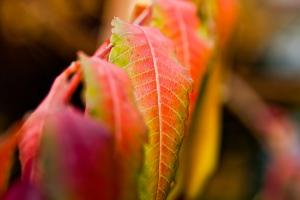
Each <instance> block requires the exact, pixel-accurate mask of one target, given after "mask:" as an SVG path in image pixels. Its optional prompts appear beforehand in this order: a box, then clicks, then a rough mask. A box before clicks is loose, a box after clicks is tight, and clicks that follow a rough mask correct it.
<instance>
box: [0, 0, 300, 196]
mask: <svg viewBox="0 0 300 200" xmlns="http://www.w3.org/2000/svg"><path fill="white" fill-rule="evenodd" d="M130 3H131V2H130V0H124V1H120V0H119V1H118V0H84V1H83V0H43V1H40V0H22V1H21V0H0V66H1V68H0V95H1V96H0V130H1V132H3V131H5V130H6V129H7V128H8V127H9V126H11V125H12V124H13V122H15V121H17V120H19V119H21V118H22V116H24V114H26V113H27V112H28V111H30V110H33V109H34V108H36V107H37V105H38V104H39V103H40V102H41V100H42V99H43V98H44V97H45V95H46V94H47V93H48V90H49V88H50V86H51V83H52V81H53V80H54V78H55V77H56V76H57V75H58V74H59V73H60V72H61V71H62V70H63V69H64V68H65V67H66V66H68V65H69V64H70V62H71V61H73V60H75V59H76V57H77V55H76V53H77V51H78V50H81V51H84V52H86V53H88V54H92V53H93V52H94V51H95V49H96V48H97V46H98V45H99V44H100V43H101V42H103V41H104V39H105V38H107V37H108V36H109V30H110V20H111V19H112V17H113V16H119V17H121V18H128V13H129V11H127V10H124V9H123V8H124V5H128V4H130ZM126 7H128V6H126ZM224 52H225V60H226V66H228V67H230V70H231V71H232V72H233V74H234V77H238V78H237V79H238V80H236V79H235V78H233V79H234V80H235V81H232V82H231V83H229V84H228V85H229V86H228V88H227V90H230V91H231V92H228V93H229V94H228V99H227V101H226V102H225V105H224V106H223V108H222V138H221V154H220V159H219V160H220V162H219V165H218V166H217V171H216V172H215V173H214V175H213V177H212V178H211V179H210V180H209V181H208V183H207V184H206V186H205V189H204V193H203V195H202V197H201V199H207V200H219V199H220V200H224V199H230V200H245V199H246V200H247V199H259V197H258V196H257V193H258V191H259V190H260V188H261V187H263V185H264V184H265V182H264V180H265V178H266V176H268V173H267V175H266V173H265V172H266V169H267V168H268V167H269V166H268V165H267V164H266V163H267V162H268V159H269V157H268V156H267V153H266V152H267V151H266V148H265V146H267V145H269V144H265V143H264V142H262V141H267V142H271V143H272V142H274V141H277V140H281V138H280V137H279V138H275V139H273V140H272V139H271V140H268V139H262V140H261V139H260V137H263V138H264V137H266V136H265V135H264V136H261V134H257V133H254V132H264V133H268V132H270V129H267V130H265V129H264V128H262V127H260V126H259V125H254V126H253V124H252V125H251V123H252V122H253V121H255V120H261V121H260V123H264V122H263V121H264V120H267V119H269V118H263V117H261V115H263V114H265V113H261V112H260V111H265V109H267V110H268V113H272V120H274V121H276V122H277V121H279V122H280V123H281V125H282V127H283V128H282V127H280V128H277V129H276V130H275V128H274V129H272V130H275V132H276V131H277V130H278V129H280V130H281V129H285V128H286V127H288V129H289V130H291V129H292V131H293V132H295V134H298V133H299V131H298V130H299V127H298V126H299V125H300V78H299V77H300V1H299V0H263V1H262V0H240V15H239V17H238V22H237V26H236V29H235V32H234V34H233V36H232V38H231V42H229V43H228V45H227V48H226V50H225V51H224ZM225 96H226V95H225ZM237 102H238V103H237ZM270 106H271V107H272V108H274V107H275V108H274V109H271V111H270V112H269V107H270ZM253 110H256V111H257V112H253ZM274 116H275V117H274ZM272 120H271V121H272ZM286 121H287V122H286ZM268 122H269V120H268ZM268 122H267V121H266V123H268ZM256 123H258V124H259V122H257V121H256ZM287 124H288V125H287ZM291 127H292V128H291ZM279 135H280V134H279ZM283 138H285V137H283ZM291 138H292V139H288V142H293V141H294V140H297V137H294V136H293V137H291ZM277 142H278V141H277ZM294 142H295V141H294ZM288 144H289V143H288ZM270 146H271V148H272V147H274V145H272V144H271V145H270ZM279 146H280V145H279ZM268 151H269V150H268ZM280 169H281V168H280ZM284 169H285V168H284ZM289 169H290V168H289ZM299 169H300V168H299ZM271 171H272V170H271ZM287 171H289V170H287ZM275 172H282V171H280V170H279V171H276V170H275ZM270 176H271V177H273V176H272V173H271V175H270ZM264 187H265V186H264ZM266 187H268V186H266ZM298 190H299V189H298ZM285 199H300V197H299V196H298V197H295V196H292V195H291V197H288V198H285Z"/></svg>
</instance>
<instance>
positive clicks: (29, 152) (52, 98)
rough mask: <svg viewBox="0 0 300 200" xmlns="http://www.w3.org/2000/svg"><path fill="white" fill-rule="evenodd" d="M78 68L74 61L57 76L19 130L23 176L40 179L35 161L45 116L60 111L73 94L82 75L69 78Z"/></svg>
mask: <svg viewBox="0 0 300 200" xmlns="http://www.w3.org/2000/svg"><path fill="white" fill-rule="evenodd" d="M77 69H78V65H77V64H75V63H74V64H73V65H71V66H70V67H69V68H67V69H66V70H65V71H64V72H63V73H62V74H60V75H59V76H58V77H57V78H56V80H55V81H54V83H53V85H52V88H51V90H50V92H49V94H48V96H47V97H46V98H45V99H44V101H43V102H42V103H41V104H40V105H39V107H38V108H37V109H36V110H35V111H34V112H33V113H32V114H31V115H30V116H29V117H28V118H27V120H26V121H25V122H24V124H23V126H22V127H21V129H20V130H19V132H18V134H19V137H20V141H19V150H20V161H21V166H22V176H23V178H24V177H26V178H29V179H32V180H35V181H38V179H39V174H38V170H37V169H36V165H35V162H36V156H37V153H38V151H39V147H40V139H41V135H42V129H43V127H44V123H45V118H46V117H47V116H48V115H51V114H53V113H55V112H57V111H59V110H60V109H61V107H62V106H63V105H65V104H66V103H67V102H68V100H69V99H70V97H71V96H72V93H73V92H74V90H75V88H76V86H77V84H78V82H79V80H80V79H79V76H80V75H79V74H78V73H77V74H75V75H74V76H73V77H72V78H71V80H68V78H69V76H71V74H72V73H75V72H76V71H77Z"/></svg>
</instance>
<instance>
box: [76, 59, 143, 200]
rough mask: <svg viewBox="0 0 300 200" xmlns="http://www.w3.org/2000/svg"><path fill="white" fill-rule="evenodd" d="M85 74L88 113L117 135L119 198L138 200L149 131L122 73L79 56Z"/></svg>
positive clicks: (129, 83) (103, 62) (124, 74)
mask: <svg viewBox="0 0 300 200" xmlns="http://www.w3.org/2000/svg"><path fill="white" fill-rule="evenodd" d="M80 61H81V66H82V68H83V71H84V80H85V92H84V96H85V101H86V111H87V113H88V114H89V115H90V116H92V117H93V118H95V119H97V120H99V121H101V122H103V123H104V124H105V125H106V126H108V128H109V130H110V131H111V132H112V133H113V134H114V138H115V147H116V155H115V156H116V159H117V160H118V167H119V169H118V170H117V173H120V174H119V175H118V177H119V178H118V180H119V182H120V184H121V185H120V196H119V197H118V198H117V199H120V200H121V199H132V200H133V199H137V188H138V186H137V178H138V173H139V172H140V169H141V166H142V161H143V145H144V143H145V141H146V127H145V124H144V121H143V118H142V116H141V114H140V113H139V111H138V109H137V107H136V105H135V100H134V96H133V91H132V85H131V82H130V80H129V78H128V76H127V74H126V73H125V71H124V70H123V69H120V68H119V67H117V66H115V65H113V64H111V63H109V62H107V61H105V60H102V59H99V58H96V57H91V58H89V57H86V56H84V55H81V56H80Z"/></svg>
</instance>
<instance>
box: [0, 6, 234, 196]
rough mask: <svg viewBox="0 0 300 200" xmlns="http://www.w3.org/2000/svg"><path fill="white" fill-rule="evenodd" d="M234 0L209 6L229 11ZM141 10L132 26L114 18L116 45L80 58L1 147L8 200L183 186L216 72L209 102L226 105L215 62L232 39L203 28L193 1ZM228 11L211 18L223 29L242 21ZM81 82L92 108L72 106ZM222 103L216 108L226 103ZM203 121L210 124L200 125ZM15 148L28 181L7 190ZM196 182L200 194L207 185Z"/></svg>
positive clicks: (0, 190) (164, 192)
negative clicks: (206, 80)
mask: <svg viewBox="0 0 300 200" xmlns="http://www.w3.org/2000/svg"><path fill="white" fill-rule="evenodd" d="M224 2H225V3H224ZM230 2H231V4H230ZM233 2H234V1H232V0H218V1H207V2H206V3H207V4H214V6H213V7H218V8H220V10H221V11H222V9H223V11H222V12H223V13H224V10H225V12H227V11H228V8H227V7H228V5H231V6H234V3H233ZM228 3H229V4H228ZM203 4H204V3H203V2H202V4H201V5H203ZM224 5H226V6H227V7H226V6H225V7H224ZM138 8H139V9H137V10H136V12H135V17H134V18H135V19H136V20H135V21H134V22H133V23H128V22H124V21H121V20H119V19H117V18H115V19H114V20H113V21H112V26H113V29H112V36H111V38H110V40H108V41H106V42H105V43H104V44H103V45H101V47H100V48H99V49H98V50H97V51H96V52H95V54H94V55H93V56H91V57H89V56H87V55H84V54H83V53H79V59H78V61H75V62H73V63H72V64H71V66H70V67H68V68H67V69H66V70H65V71H64V72H63V73H62V74H61V75H59V76H58V77H57V78H56V80H55V81H54V83H53V86H52V88H51V90H50V92H49V94H48V96H47V97H46V98H45V100H44V101H43V102H42V103H41V104H40V106H39V107H38V108H37V109H36V110H35V111H34V112H33V113H32V114H31V115H30V116H29V117H27V118H26V120H25V122H24V123H23V124H22V126H21V127H20V128H17V130H15V131H13V132H12V133H10V134H9V135H7V136H6V138H3V140H1V141H0V161H1V165H0V196H3V197H4V199H12V200H15V199H25V200H26V199H78V200H81V199H147V200H148V199H149V200H150V199H157V200H158V199H167V198H168V196H169V198H176V196H177V192H174V191H182V190H184V189H183V186H182V185H185V184H184V182H185V181H186V180H187V178H182V177H186V174H184V175H182V174H181V173H183V171H184V170H182V169H181V167H182V165H180V166H179V170H177V168H178V167H177V166H178V162H180V163H183V162H184V161H183V159H182V158H181V156H180V155H181V153H180V152H181V150H182V149H184V148H181V146H182V143H183V141H184V137H185V141H187V140H188V139H189V138H192V137H190V135H191V136H193V137H194V136H196V135H197V132H198V131H200V132H202V131H203V132H205V129H203V128H199V127H196V128H191V127H193V126H192V124H193V121H194V120H193V116H195V118H197V119H198V117H197V115H199V112H198V110H199V109H197V108H198V107H199V106H197V102H199V101H197V99H199V98H198V96H199V91H200V89H201V88H203V84H202V83H203V77H204V74H206V73H208V72H210V71H213V73H210V74H212V75H213V79H212V80H211V81H212V83H211V84H210V85H213V86H215V87H213V88H211V87H208V88H207V90H209V91H212V92H211V93H208V95H207V97H209V98H213V99H218V98H215V95H217V94H216V93H218V92H217V91H218V87H217V86H218V81H219V80H220V70H219V67H217V66H215V65H212V66H214V67H210V68H212V69H210V68H208V64H209V63H210V62H209V61H211V60H212V59H211V58H212V57H213V56H212V55H214V54H215V50H216V49H217V47H218V46H219V44H222V43H223V40H224V38H225V37H227V36H226V34H228V33H227V32H226V33H223V32H220V34H222V35H218V34H219V32H217V31H216V30H218V29H217V28H214V29H213V30H214V31H211V28H208V27H206V26H205V25H204V24H205V23H203V24H202V23H201V22H200V18H199V17H198V15H197V7H196V4H194V3H193V2H189V1H185V0H155V1H154V2H153V5H151V6H149V7H141V6H139V7H138ZM229 8H230V9H231V7H229ZM230 9H229V12H230ZM221 11H220V12H219V11H218V12H213V13H215V14H214V15H213V19H210V20H212V21H214V23H215V26H216V27H220V26H221V25H220V24H218V23H223V24H225V25H227V24H230V23H231V24H233V23H232V22H228V21H225V22H224V21H222V20H221V21H220V20H218V19H221V17H220V15H223V13H222V12H221ZM209 12H212V11H211V10H210V11H209ZM230 20H232V19H230ZM228 26H230V25H228ZM231 28H232V27H228V28H226V30H227V29H228V30H229V29H231ZM223 34H224V35H223ZM219 40H220V41H219ZM221 40H222V41H221ZM214 68H218V70H215V69H214ZM80 82H83V84H84V90H83V91H82V93H83V97H84V111H82V110H80V109H77V108H75V106H74V105H72V103H71V99H72V96H73V94H74V91H75V90H77V89H78V85H79V83H80ZM204 102H205V101H204ZM206 102H210V101H209V100H206ZM204 104H205V103H204ZM213 104H215V105H216V106H214V105H213V108H214V110H215V109H217V104H218V102H215V103H213ZM209 113H210V111H209V110H205V112H204V113H203V114H201V113H200V115H206V114H207V115H208V116H212V117H208V119H212V120H213V121H214V120H215V119H216V117H215V115H216V114H215V115H214V114H213V115H210V114H209ZM213 113H215V112H214V111H213ZM200 121H201V120H200ZM214 123H215V122H210V124H211V125H212V126H210V127H211V128H212V129H216V128H215V126H214V125H215V124H214ZM196 124H198V125H200V126H203V125H204V126H206V125H205V122H199V119H198V122H197V123H196ZM191 130H196V133H193V134H191V133H189V132H191ZM194 132H195V131H194ZM213 132H216V133H217V130H215V131H213ZM216 137H217V136H216ZM202 139H205V138H202ZM213 140H217V139H216V138H215V139H213ZM203 146H205V144H203ZM16 148H18V150H19V155H20V156H19V159H20V162H21V167H22V177H21V179H20V180H19V181H17V182H15V183H13V184H12V186H11V187H9V188H8V185H10V184H8V180H9V178H10V174H11V172H12V166H13V159H12V158H13V155H14V150H15V149H16ZM214 149H215V147H214ZM203 158H206V157H205V155H204V156H203ZM202 164H203V163H202ZM212 165H213V164H212ZM209 168H213V167H209ZM191 173H192V172H191ZM191 176H194V175H193V174H192V175H191ZM196 177H197V176H196ZM180 182H181V184H180ZM193 184H194V185H196V187H191V188H196V190H197V189H199V185H201V184H200V183H199V181H198V182H197V181H196V183H193ZM187 185H189V184H187ZM7 188H8V189H7ZM193 193H195V192H194V191H191V194H193ZM171 196H172V197H171ZM191 196H193V195H191Z"/></svg>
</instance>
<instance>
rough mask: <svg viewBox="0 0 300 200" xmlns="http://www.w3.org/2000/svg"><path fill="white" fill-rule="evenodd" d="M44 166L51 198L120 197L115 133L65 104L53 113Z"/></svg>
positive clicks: (47, 128) (46, 134) (45, 141)
mask: <svg viewBox="0 0 300 200" xmlns="http://www.w3.org/2000/svg"><path fill="white" fill-rule="evenodd" d="M42 142H43V146H42V151H41V154H40V159H39V161H40V166H41V169H42V170H41V171H42V178H43V181H42V183H44V186H45V188H46V190H45V191H46V193H47V194H48V195H50V197H51V198H50V199H76V200H85V199H101V200H111V199H116V198H115V197H116V196H117V195H118V191H117V189H116V188H117V187H116V184H117V183H118V179H117V178H118V177H116V173H115V172H116V168H115V160H114V156H113V154H114V146H113V140H112V137H111V134H110V133H108V132H107V130H106V129H104V128H102V127H101V126H100V125H99V123H97V122H95V121H93V120H91V119H89V118H87V117H84V116H83V115H82V114H81V113H80V112H78V111H76V110H74V109H71V108H65V109H62V110H61V112H58V113H56V114H55V115H52V116H49V117H48V118H47V120H46V124H45V132H44V134H43V140H42Z"/></svg>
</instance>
